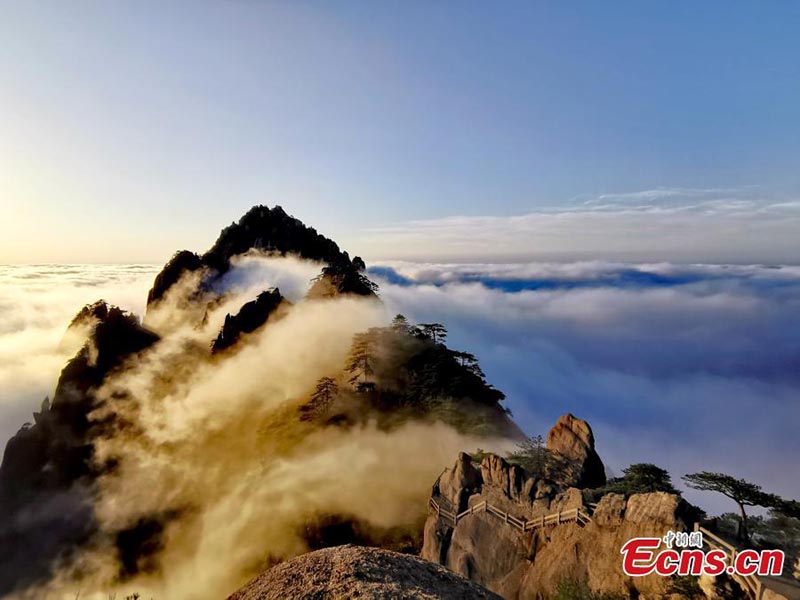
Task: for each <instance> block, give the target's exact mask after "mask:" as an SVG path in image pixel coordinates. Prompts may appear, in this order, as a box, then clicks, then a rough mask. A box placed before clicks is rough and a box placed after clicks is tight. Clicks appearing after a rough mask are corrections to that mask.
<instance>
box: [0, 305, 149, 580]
mask: <svg viewBox="0 0 800 600" xmlns="http://www.w3.org/2000/svg"><path fill="white" fill-rule="evenodd" d="M76 327H88V328H89V331H90V333H89V337H88V339H87V341H86V343H85V345H84V346H83V348H82V349H81V350H80V351H79V352H78V354H77V355H76V356H75V357H74V358H73V359H72V360H70V362H69V363H68V364H67V366H66V367H64V370H63V371H62V373H61V376H60V378H59V380H58V385H57V386H56V391H55V395H54V397H53V402H52V404H50V403H49V402H47V401H46V402H45V403H43V405H42V409H41V411H40V412H39V413H36V415H35V416H36V422H35V424H33V425H30V426H24V427H23V428H22V429H20V431H19V432H18V433H17V434H16V435H15V436H14V437H13V438H11V440H9V442H8V444H7V445H6V449H5V452H4V454H3V462H2V466H0V515H2V516H0V546H2V547H4V548H13V549H14V551H13V552H11V553H9V554H7V555H6V557H5V559H4V560H3V561H2V563H1V566H0V594H4V593H7V592H9V591H10V590H11V589H14V588H15V587H24V586H25V585H26V584H28V583H31V582H33V581H36V580H38V579H40V578H42V577H46V576H48V575H49V573H50V569H51V567H52V563H53V561H55V559H56V558H57V557H59V556H63V555H65V554H67V555H68V554H69V552H70V551H71V550H73V549H74V548H75V547H77V545H79V544H80V543H82V542H83V541H85V540H86V539H88V537H89V535H90V533H91V531H92V530H93V528H94V523H93V515H92V510H91V501H92V495H93V491H92V488H93V481H94V478H95V477H97V475H98V473H99V467H98V466H97V465H95V464H93V440H94V439H95V438H96V436H97V435H99V433H100V431H101V430H102V429H103V427H104V426H105V425H107V424H103V423H100V422H93V421H92V420H91V419H90V416H89V415H90V413H91V411H92V410H94V409H95V408H96V407H97V405H98V404H99V401H98V398H97V396H96V392H97V389H98V388H99V386H100V385H101V384H102V382H103V380H104V379H105V378H106V377H107V376H108V375H109V374H110V373H112V372H113V371H114V370H115V369H118V368H120V367H121V365H122V364H123V362H124V361H125V360H126V359H127V358H129V357H130V356H132V355H134V354H135V353H137V352H141V351H143V350H145V349H146V348H149V347H150V346H152V345H153V344H154V343H155V342H156V341H157V340H158V336H157V335H156V334H155V333H153V332H151V331H148V330H147V329H144V328H143V327H141V325H139V322H138V321H137V320H136V318H135V317H133V316H132V315H130V314H128V313H125V312H124V311H122V310H120V309H119V308H116V307H112V306H108V305H107V304H106V303H105V302H102V301H100V302H97V303H95V304H93V305H90V306H86V307H84V308H83V309H82V310H81V311H80V312H79V313H78V315H77V316H76V317H75V319H74V320H73V322H72V324H71V328H76Z"/></svg>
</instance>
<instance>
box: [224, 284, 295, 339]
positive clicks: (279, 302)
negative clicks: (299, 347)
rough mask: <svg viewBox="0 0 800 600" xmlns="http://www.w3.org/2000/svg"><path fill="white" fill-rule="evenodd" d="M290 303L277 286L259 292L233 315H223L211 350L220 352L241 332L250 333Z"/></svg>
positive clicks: (239, 336) (277, 314) (237, 337)
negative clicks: (223, 318) (223, 321)
mask: <svg viewBox="0 0 800 600" xmlns="http://www.w3.org/2000/svg"><path fill="white" fill-rule="evenodd" d="M290 305H291V303H290V302H289V301H288V300H286V299H285V298H284V297H283V296H281V292H280V290H279V289H278V288H272V289H271V290H267V291H265V292H261V293H260V294H259V295H258V297H257V298H256V299H255V300H252V301H250V302H247V303H245V304H244V305H242V307H241V308H240V309H239V312H238V313H236V314H235V315H231V314H228V315H226V316H225V323H224V324H223V326H222V329H221V330H220V332H219V335H218V336H217V338H216V339H215V340H214V343H213V344H212V346H211V349H212V351H213V352H221V351H222V350H225V349H227V348H230V347H231V346H233V345H234V344H235V343H236V342H237V341H239V338H241V336H242V334H247V333H252V332H254V331H255V330H256V329H258V328H259V327H261V326H262V325H264V323H266V322H267V320H268V319H270V317H273V318H274V317H276V316H279V313H281V312H282V311H281V308H283V309H284V310H285V309H287V307H288V306H290Z"/></svg>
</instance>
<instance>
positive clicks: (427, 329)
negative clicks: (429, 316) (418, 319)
mask: <svg viewBox="0 0 800 600" xmlns="http://www.w3.org/2000/svg"><path fill="white" fill-rule="evenodd" d="M417 330H418V331H419V333H420V335H421V336H422V337H426V338H428V339H430V340H433V343H434V344H444V341H445V340H446V339H447V329H446V328H445V326H444V325H442V324H441V323H420V324H419V325H417Z"/></svg>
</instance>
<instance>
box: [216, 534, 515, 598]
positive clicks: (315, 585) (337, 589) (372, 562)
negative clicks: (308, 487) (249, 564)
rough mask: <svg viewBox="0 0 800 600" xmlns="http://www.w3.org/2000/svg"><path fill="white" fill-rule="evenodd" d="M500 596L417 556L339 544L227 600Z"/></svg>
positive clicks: (255, 581)
mask: <svg viewBox="0 0 800 600" xmlns="http://www.w3.org/2000/svg"><path fill="white" fill-rule="evenodd" d="M286 598H293V599H295V600H310V599H312V598H313V599H314V600H322V599H325V600H349V599H350V598H360V599H362V600H399V599H408V600H410V599H412V598H413V599H414V600H418V599H419V600H484V599H486V600H500V596H497V595H496V594H493V593H492V592H489V591H487V590H486V589H484V588H482V587H481V586H479V585H478V584H476V583H472V582H471V581H467V580H466V579H464V578H462V577H459V576H458V575H456V574H454V573H453V572H451V571H449V570H447V569H445V568H444V567H442V566H440V565H437V564H434V563H431V562H428V561H426V560H422V559H421V558H417V557H416V556H410V555H408V554H399V553H397V552H391V551H389V550H381V549H379V548H364V547H360V546H352V545H347V546H337V547H335V548H325V549H324V550H317V551H316V552H309V553H308V554H303V555H302V556H298V557H297V558H295V559H293V560H290V561H289V562H285V563H282V564H280V565H277V566H276V567H273V568H271V569H269V570H268V571H265V572H264V573H262V574H261V575H259V576H258V577H256V578H255V579H253V580H252V581H250V583H248V584H247V585H245V586H244V587H243V588H241V589H240V590H239V591H237V592H236V593H234V594H233V595H232V596H230V597H229V598H228V600H285V599H286Z"/></svg>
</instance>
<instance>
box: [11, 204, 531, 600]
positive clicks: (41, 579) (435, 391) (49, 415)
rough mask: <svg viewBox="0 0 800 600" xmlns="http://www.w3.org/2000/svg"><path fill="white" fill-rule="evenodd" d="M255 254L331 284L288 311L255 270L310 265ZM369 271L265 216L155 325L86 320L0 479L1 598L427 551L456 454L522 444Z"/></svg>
mask: <svg viewBox="0 0 800 600" xmlns="http://www.w3.org/2000/svg"><path fill="white" fill-rule="evenodd" d="M254 250H258V251H260V252H266V253H268V255H269V256H275V255H288V254H292V255H295V256H299V257H305V258H313V259H316V260H321V261H322V262H320V263H315V264H314V265H313V266H314V268H315V269H317V272H318V273H320V276H319V277H317V278H316V279H315V280H314V281H313V282H311V283H310V284H308V283H306V289H309V288H310V289H309V291H308V293H307V294H306V296H305V297H302V295H300V297H298V296H297V295H296V294H293V295H292V298H293V300H295V302H294V303H290V302H289V301H287V300H286V299H285V298H283V296H282V295H281V293H280V292H279V291H278V290H277V289H276V288H274V287H273V286H272V285H269V283H268V282H267V281H264V282H262V281H261V280H259V279H258V278H256V279H255V281H257V282H258V283H257V285H258V289H257V290H256V291H254V288H253V285H250V284H248V286H245V287H242V286H241V285H239V284H240V283H241V281H242V280H243V279H248V278H247V277H243V276H242V272H240V271H239V269H240V266H239V265H240V264H241V263H242V260H243V259H242V257H241V256H240V255H241V254H242V253H244V254H246V255H247V256H246V257H245V259H246V260H247V261H249V263H248V264H249V266H248V269H249V271H248V272H247V274H248V277H249V276H250V275H252V270H253V268H254V266H253V265H256V267H257V265H258V263H259V261H263V262H264V264H267V263H269V261H277V262H278V263H280V261H284V263H286V262H287V261H288V262H291V260H295V259H291V260H290V259H286V258H283V259H277V258H269V257H268V256H267V257H265V256H262V255H261V254H254ZM269 264H270V265H271V264H272V263H269ZM281 264H283V263H281ZM310 265H311V263H308V262H307V261H306V262H305V263H303V267H302V270H303V272H304V273H307V272H308V268H309V266H310ZM272 268H273V267H272V266H271V267H270V269H272ZM267 272H273V271H270V270H269V269H268V270H267ZM364 272H365V265H364V263H363V261H361V260H360V259H358V258H355V259H353V260H350V259H349V257H348V256H347V254H346V253H344V252H342V251H341V250H339V248H338V246H336V244H335V243H333V242H332V241H330V240H327V239H326V238H324V237H322V236H320V235H319V234H317V233H316V232H315V231H314V230H313V229H311V228H308V227H305V226H304V225H302V223H300V222H299V221H297V220H296V219H293V218H291V217H289V216H288V215H286V214H285V213H284V212H283V211H282V210H281V209H280V208H274V209H268V208H265V207H256V208H254V209H253V210H251V211H250V212H248V214H247V215H245V217H243V218H242V220H240V221H239V223H237V224H234V225H232V226H231V227H229V228H227V229H226V230H224V231H223V233H222V234H221V236H220V239H219V240H218V241H217V242H216V243H215V245H214V246H213V247H212V249H211V250H210V251H209V252H207V253H206V254H204V255H202V256H198V255H196V254H193V253H191V252H185V251H184V252H181V253H178V254H177V255H176V256H175V257H174V258H173V259H172V260H171V261H170V263H169V264H168V265H167V266H165V268H164V269H163V270H162V272H161V273H160V274H159V275H158V276H157V277H156V280H155V282H154V285H153V288H152V290H151V291H150V294H149V298H148V300H149V306H148V315H147V318H148V320H147V326H146V327H145V326H142V325H141V324H140V323H139V321H138V320H137V319H136V318H135V317H134V316H132V315H130V314H128V313H126V312H124V311H122V310H121V309H119V308H116V307H112V306H109V305H107V304H105V303H103V302H99V303H96V304H94V305H91V306H88V307H85V308H84V309H83V310H81V311H80V313H79V314H78V315H77V316H76V318H75V319H74V320H73V322H72V324H71V325H70V336H69V337H70V338H71V339H72V341H73V342H74V343H76V344H77V345H80V349H79V350H78V352H77V354H76V355H75V357H74V358H73V359H72V360H71V361H70V362H69V363H68V364H67V365H66V366H65V368H64V370H63V372H62V374H61V377H60V379H59V382H58V386H57V388H56V392H55V395H54V397H53V402H52V404H50V403H49V402H45V403H44V404H43V405H42V408H41V410H40V412H38V413H36V415H35V420H36V423H35V424H34V425H31V426H26V427H24V428H23V429H22V430H20V432H19V433H18V434H17V435H16V436H14V438H13V439H12V440H10V441H9V443H8V445H7V447H6V451H5V454H4V457H3V463H2V467H0V509H2V510H1V511H0V542H2V543H3V545H4V547H14V548H16V549H17V550H16V552H15V553H14V555H13V558H12V559H10V560H8V561H5V562H4V563H3V565H2V566H1V567H0V596H3V595H5V594H7V593H8V592H10V591H12V590H28V591H29V592H30V593H31V594H33V595H34V596H36V595H37V594H38V595H40V596H41V595H44V594H45V593H50V592H57V593H64V592H65V591H66V592H69V591H70V590H77V589H78V588H80V589H81V590H82V593H81V597H82V598H92V597H93V596H92V594H93V593H98V594H101V595H102V597H103V598H105V595H106V594H107V593H108V592H109V590H112V591H113V590H119V591H120V593H121V594H123V593H124V592H125V590H128V592H130V591H133V590H136V591H138V592H140V593H143V594H146V595H148V596H149V595H152V596H154V597H193V598H200V599H203V598H218V597H221V596H223V595H225V594H227V593H230V592H231V591H232V590H233V589H235V588H236V587H237V586H238V585H240V584H241V583H243V582H244V581H245V580H246V579H247V578H249V577H250V576H252V575H253V574H255V573H256V572H258V571H260V570H261V567H262V566H263V565H264V564H265V563H269V562H272V561H276V560H282V559H285V558H289V557H292V556H294V555H296V554H298V553H300V552H303V551H304V550H307V549H309V548H312V547H317V546H324V545H327V544H329V543H334V542H335V543H341V542H347V541H359V542H362V543H364V542H366V543H372V544H378V545H384V546H387V547H395V548H402V549H404V550H413V549H415V548H417V547H418V543H419V540H420V534H421V523H422V519H423V518H424V506H425V502H424V501H425V496H426V494H427V490H428V488H429V483H430V480H431V478H432V477H433V476H435V474H436V473H438V472H440V471H441V469H442V467H443V466H444V464H446V459H447V457H448V456H450V455H452V453H454V452H456V451H457V450H459V449H462V448H472V447H477V446H479V445H480V446H482V447H493V446H497V445H498V444H500V445H502V444H503V441H502V438H503V437H506V436H512V437H514V436H519V435H520V432H519V430H518V429H517V428H516V426H515V425H514V424H513V422H512V421H511V420H510V419H509V417H508V415H507V413H506V412H505V411H504V410H503V408H502V407H501V406H500V404H499V402H500V401H501V400H502V399H503V394H502V393H501V392H499V391H498V390H496V389H494V388H493V387H492V386H491V385H490V384H488V383H487V382H486V381H485V379H484V377H483V373H482V372H481V371H480V368H479V367H478V366H477V363H476V362H475V361H474V357H471V355H467V354H466V353H463V352H461V353H459V352H455V351H453V350H450V349H449V348H447V346H445V344H444V343H442V341H441V339H437V338H436V337H435V334H434V337H429V336H428V335H427V334H424V333H423V329H424V328H417V327H413V326H411V325H409V324H405V325H403V326H402V327H397V326H396V325H393V326H391V327H388V326H386V325H387V322H388V320H389V319H388V315H387V314H386V311H385V309H384V307H383V306H382V305H381V303H380V301H379V300H378V298H377V295H376V286H375V285H374V284H373V283H372V282H371V281H369V279H368V278H367V277H366V276H365V275H364ZM251 279H252V278H251ZM248 281H250V279H248ZM306 282H307V280H306ZM251 283H252V282H251ZM282 285H283V284H282ZM290 289H294V290H297V289H298V288H297V286H291V288H290ZM438 327H441V326H438ZM76 340H77V342H76ZM320 382H326V383H324V385H322V387H320V386H321V383H320ZM320 389H322V390H323V392H324V393H322V392H320ZM309 407H310V408H309ZM220 557H223V558H222V559H221V558H220ZM198 569H200V570H202V571H203V573H204V574H205V575H204V578H203V579H202V580H198V578H197V577H196V576H195V575H194V574H195V573H196V572H197V571H198ZM126 585H131V586H134V587H132V588H128V587H125V586H126Z"/></svg>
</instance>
